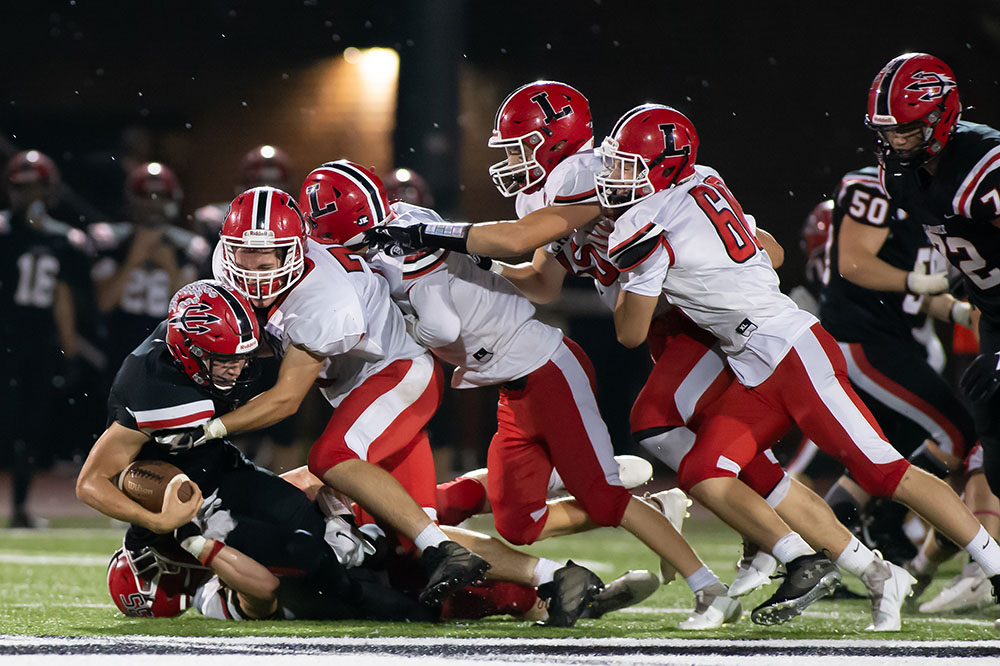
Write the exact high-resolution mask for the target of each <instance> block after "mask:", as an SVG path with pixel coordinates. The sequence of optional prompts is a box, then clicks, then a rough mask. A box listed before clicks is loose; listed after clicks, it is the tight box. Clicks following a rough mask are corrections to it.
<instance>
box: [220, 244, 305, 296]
mask: <svg viewBox="0 0 1000 666" xmlns="http://www.w3.org/2000/svg"><path fill="white" fill-rule="evenodd" d="M239 250H251V251H252V250H258V251H265V250H278V252H277V256H278V262H279V266H278V267H277V268H272V269H267V270H255V269H252V268H244V267H242V266H240V265H239V264H238V263H237V262H236V254H237V252H238V251H239ZM222 267H223V269H224V270H225V272H226V277H227V278H228V279H229V281H230V283H232V285H233V286H234V287H236V289H238V290H239V291H240V293H242V294H243V295H244V296H246V297H247V298H250V299H254V300H266V299H270V298H274V297H275V296H278V295H279V294H281V293H283V292H285V291H287V290H288V289H291V288H292V286H293V285H294V284H295V281H296V279H297V278H298V277H299V276H300V275H302V273H303V271H304V270H305V253H304V251H303V248H302V241H301V239H299V238H275V237H274V232H272V231H270V230H267V229H250V230H247V231H244V232H243V237H242V238H239V239H237V238H233V237H231V236H223V237H222Z"/></svg>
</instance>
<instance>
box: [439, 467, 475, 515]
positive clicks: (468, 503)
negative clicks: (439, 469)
mask: <svg viewBox="0 0 1000 666" xmlns="http://www.w3.org/2000/svg"><path fill="white" fill-rule="evenodd" d="M485 504H486V488H485V487H483V484H481V483H480V482H479V481H477V480H476V479H471V478H469V477H465V476H460V477H458V478H457V479H455V480H454V481H449V482H448V483H439V484H438V487H437V511H438V522H439V523H440V524H442V525H458V524H459V523H460V522H462V521H463V520H465V519H466V518H468V517H469V516H474V515H476V514H477V513H479V512H480V511H482V510H483V506H484V505H485Z"/></svg>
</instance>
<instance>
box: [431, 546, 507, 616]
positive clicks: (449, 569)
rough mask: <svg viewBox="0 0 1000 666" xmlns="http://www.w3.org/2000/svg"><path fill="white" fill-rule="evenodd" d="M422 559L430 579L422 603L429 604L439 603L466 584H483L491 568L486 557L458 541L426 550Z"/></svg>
mask: <svg viewBox="0 0 1000 666" xmlns="http://www.w3.org/2000/svg"><path fill="white" fill-rule="evenodd" d="M420 559H421V561H422V562H423V565H424V569H425V570H426V571H427V575H428V578H429V580H428V581H427V585H426V586H425V587H424V589H423V591H422V592H421V593H420V603H423V604H427V605H428V606H439V605H441V604H442V603H444V600H445V599H447V598H448V597H450V596H451V595H452V594H454V593H455V592H457V591H458V590H460V589H462V588H463V587H465V586H467V585H475V584H476V583H481V582H482V581H483V580H484V579H485V578H486V571H487V570H488V569H489V568H490V565H489V563H488V562H487V561H486V560H484V559H483V558H481V557H479V556H478V555H476V554H475V553H473V552H472V551H471V550H468V549H466V548H464V547H463V546H461V545H459V544H458V543H455V542H454V541H442V542H441V543H440V544H438V545H437V546H431V547H430V548H427V549H425V550H424V552H423V555H421V557H420Z"/></svg>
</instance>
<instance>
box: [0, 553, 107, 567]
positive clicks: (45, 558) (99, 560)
mask: <svg viewBox="0 0 1000 666" xmlns="http://www.w3.org/2000/svg"><path fill="white" fill-rule="evenodd" d="M110 561H111V554H108V555H107V556H104V555H41V554H39V555H34V554H32V553H25V552H16V553H11V552H6V553H4V552H0V564H41V565H54V566H64V567H65V566H81V567H107V566H108V562H110Z"/></svg>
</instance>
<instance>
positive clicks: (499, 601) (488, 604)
mask: <svg viewBox="0 0 1000 666" xmlns="http://www.w3.org/2000/svg"><path fill="white" fill-rule="evenodd" d="M536 601H538V595H537V594H535V588H533V587H529V586H527V585H518V584H517V583H507V582H503V581H496V580H491V581H487V582H486V583H483V584H482V585H472V586H469V587H466V588H463V589H461V590H459V591H458V592H456V593H455V594H453V595H452V596H451V597H449V598H448V600H447V601H445V602H444V606H442V607H441V620H442V621H447V620H478V619H479V618H481V617H486V616H487V615H514V616H520V615H524V614H525V613H527V612H528V611H529V610H531V609H532V607H533V606H534V605H535V602H536Z"/></svg>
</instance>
